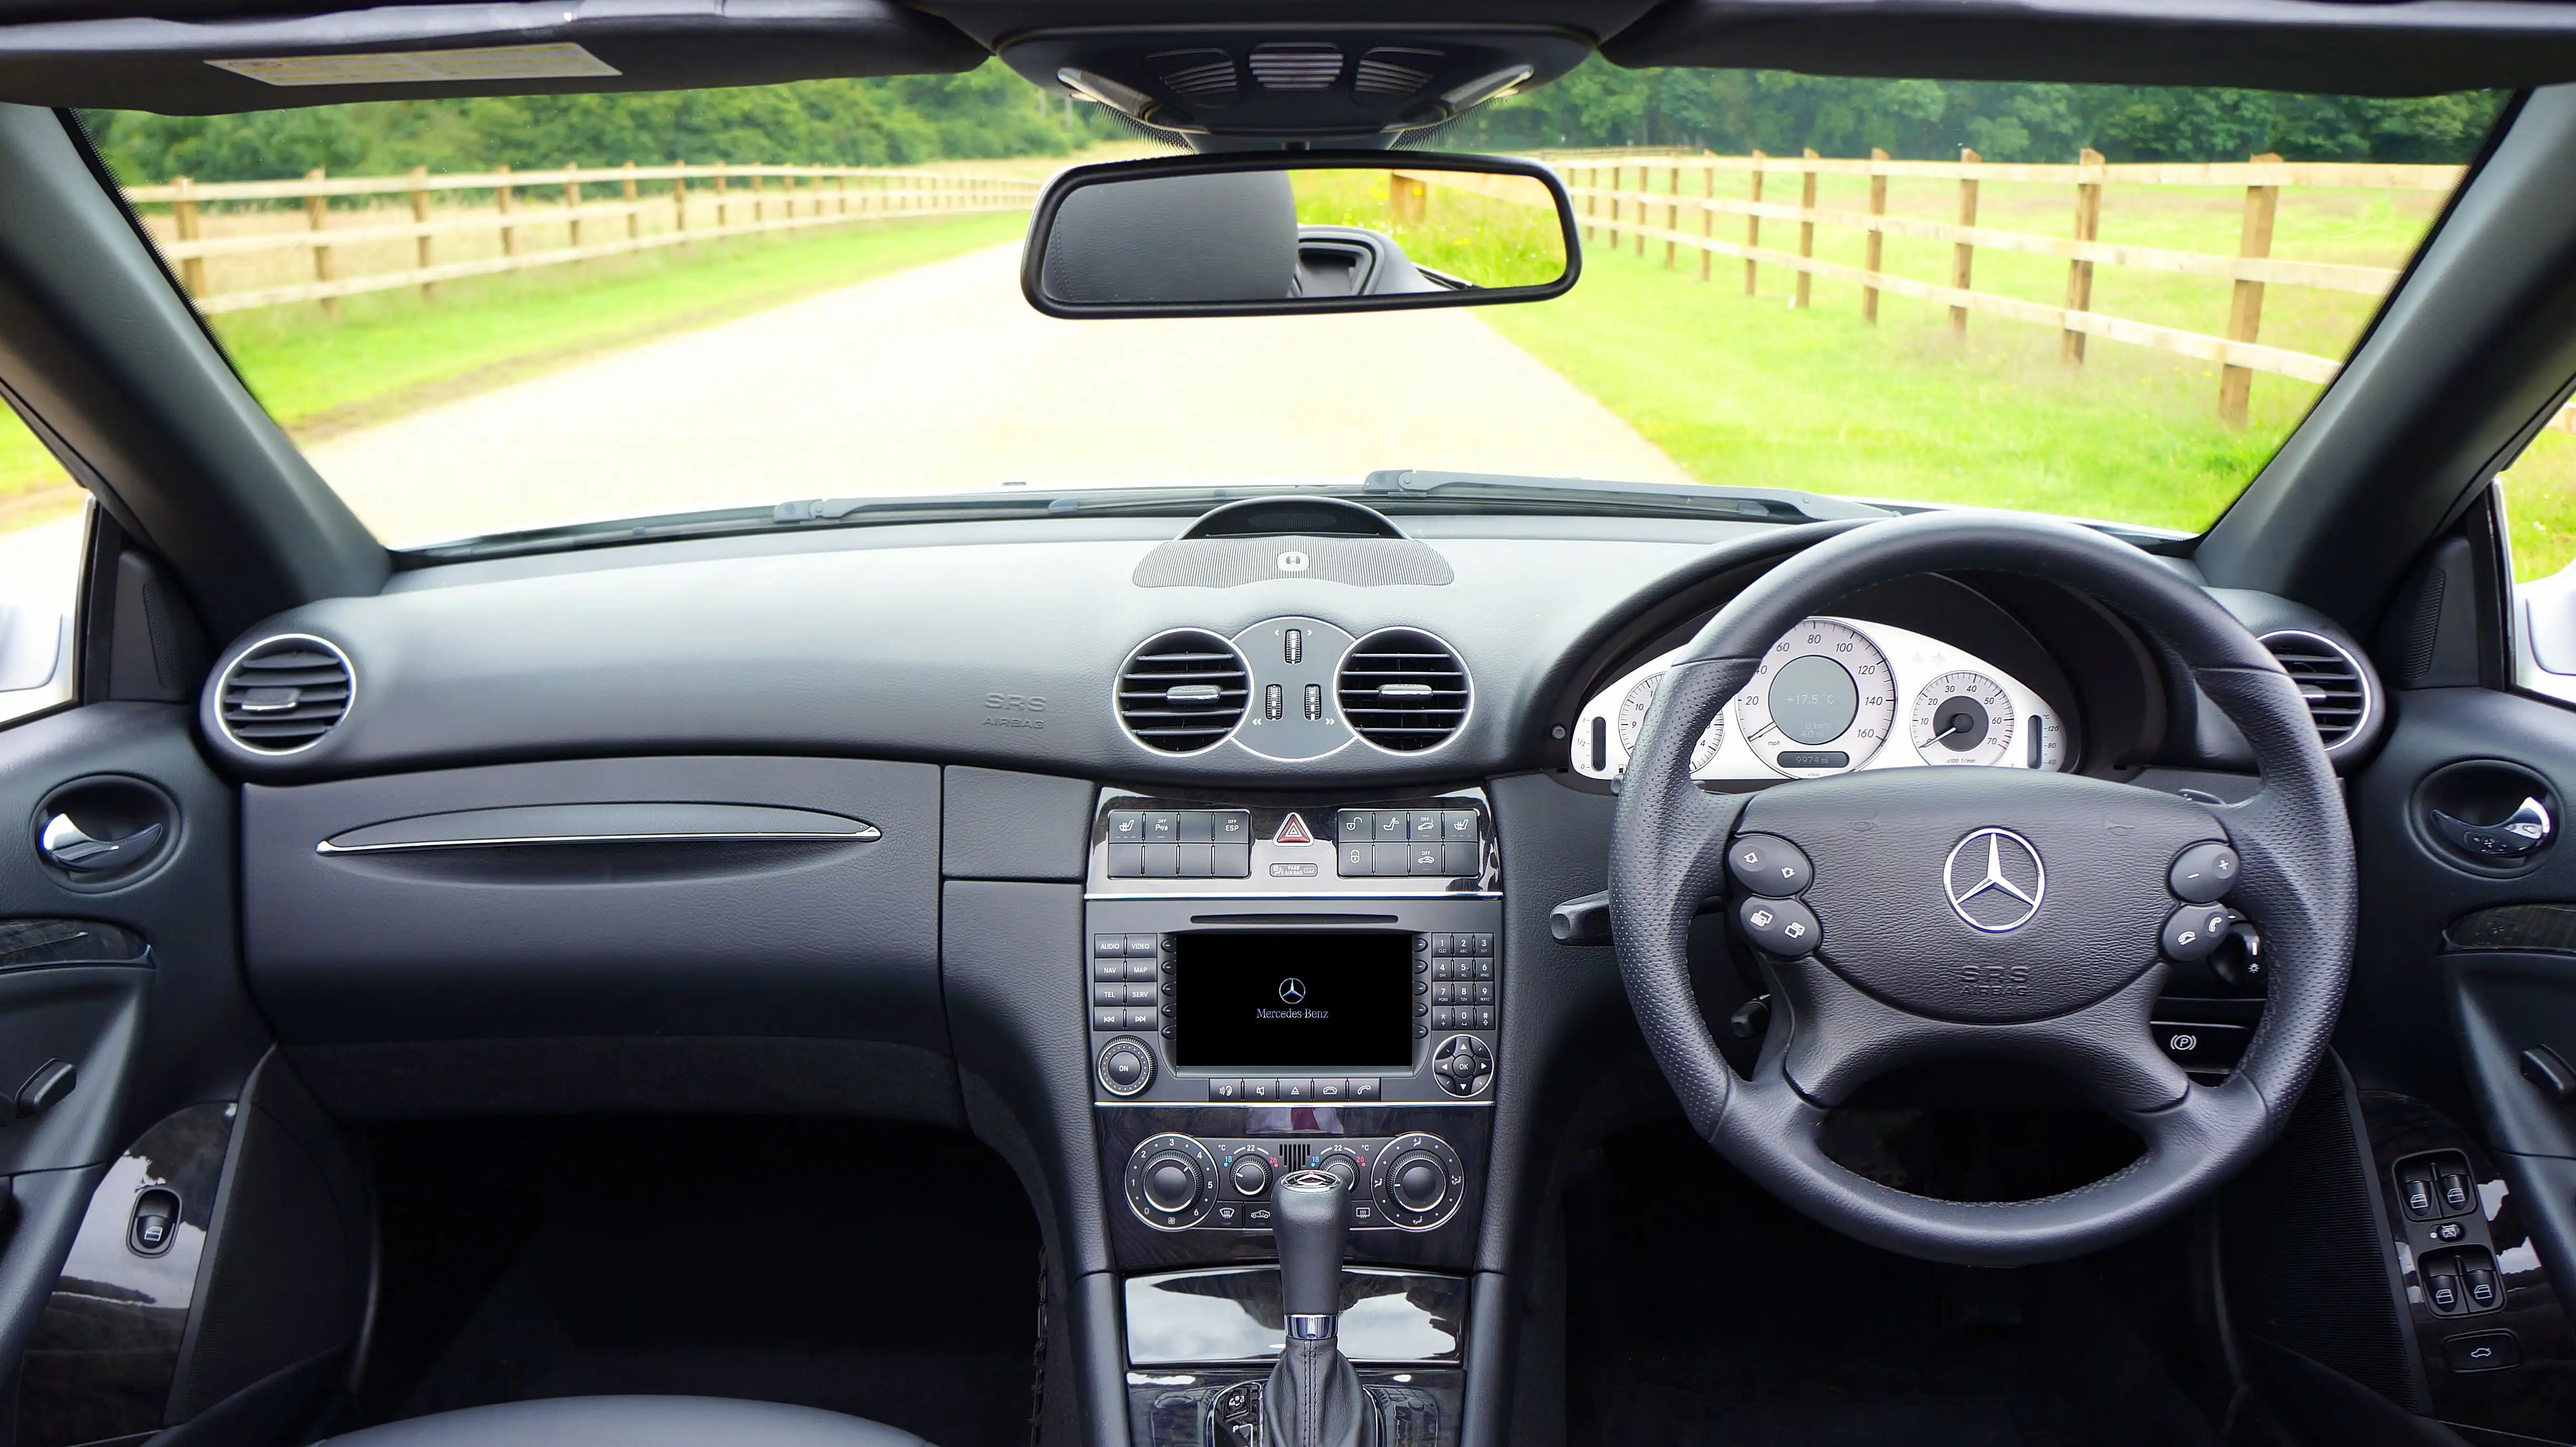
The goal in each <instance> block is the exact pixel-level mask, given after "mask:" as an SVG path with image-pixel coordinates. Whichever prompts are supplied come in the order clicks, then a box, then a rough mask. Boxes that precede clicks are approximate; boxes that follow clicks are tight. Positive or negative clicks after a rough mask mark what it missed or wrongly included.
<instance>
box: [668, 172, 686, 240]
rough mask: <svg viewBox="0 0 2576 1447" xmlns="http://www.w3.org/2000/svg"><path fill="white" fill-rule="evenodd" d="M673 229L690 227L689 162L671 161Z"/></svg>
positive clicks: (683, 229) (678, 229) (679, 229)
mask: <svg viewBox="0 0 2576 1447" xmlns="http://www.w3.org/2000/svg"><path fill="white" fill-rule="evenodd" d="M671 229H672V230H674V231H687V230H688V229H689V163H688V162H686V161H673V162H672V163H671Z"/></svg>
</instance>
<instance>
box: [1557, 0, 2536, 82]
mask: <svg viewBox="0 0 2576 1447" xmlns="http://www.w3.org/2000/svg"><path fill="white" fill-rule="evenodd" d="M1601 53H1602V54H1603V55H1604V56H1606V57H1608V58H1609V59H1610V60H1612V61H1614V62H1616V63H1618V64H1620V65H1624V66H1630V67H1636V68H1645V67H1650V66H1667V65H1693V66H1716V67H1726V68H1735V67H1746V68H1758V69H1776V70H1795V71H1804V72H1807V73H1809V74H1813V75H1854V76H1894V77H1934V78H1938V79H1944V80H2011V81H2061V82H2069V83H2077V84H2085V83H2091V84H2105V85H2188V86H2240V87H2245V88H2247V89H2255V90H2284V91H2314V92H2326V93H2334V94H2343V95H2387V96H2405V95H2438V94H2441V93H2444V92H2447V91H2455V90H2475V89H2486V88H2520V87H2523V86H2533V85H2546V84H2551V83H2554V82H2559V81H2566V80H2576V4H2567V3H2560V0H2381V3H2351V0H1671V3H1668V4H1666V5H1664V6H1662V7H1660V8H1658V9H1656V10H1654V11H1652V12H1651V13H1649V14H1648V15H1647V16H1646V17H1645V18H1644V19H1642V20H1640V21H1638V22H1637V24H1635V25H1633V26H1631V27H1630V28H1629V29H1628V30H1626V31H1625V32H1623V33H1621V34H1620V35H1618V36H1616V37H1614V38H1613V39H1611V40H1610V41H1608V42H1606V43H1605V44H1603V46H1602V47H1601Z"/></svg>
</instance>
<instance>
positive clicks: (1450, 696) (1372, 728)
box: [1334, 628, 1468, 754]
mask: <svg viewBox="0 0 2576 1447" xmlns="http://www.w3.org/2000/svg"><path fill="white" fill-rule="evenodd" d="M1334 692H1335V694H1336V695H1337V696H1338V697H1339V699H1340V701H1341V705H1342V721H1343V722H1344V723H1347V724H1349V725H1350V726H1351V731H1352V732H1353V733H1356V734H1358V735H1359V736H1360V737H1361V738H1364V739H1366V740H1368V741H1369V742H1370V743H1373V744H1375V745H1377V746H1378V747H1379V748H1382V749H1391V750H1393V751H1395V752H1397V753H1400V754H1411V753H1419V752H1421V751H1422V750H1424V749H1430V748H1437V747H1439V746H1440V745H1442V744H1445V743H1447V742H1448V741H1449V740H1450V739H1451V738H1453V737H1455V736H1456V734H1457V732H1458V728H1459V726H1460V725H1461V724H1464V723H1465V722H1466V721H1467V702H1468V690H1467V666H1466V665H1465V664H1463V663H1461V662H1459V661H1458V655H1457V654H1456V653H1454V652H1452V651H1450V648H1449V645H1448V644H1446V643H1443V642H1441V641H1440V640H1439V639H1437V638H1434V637H1432V636H1431V635H1430V634H1428V633H1423V632H1420V631H1418V630H1415V629H1411V628H1388V629H1383V630H1381V631H1379V632H1376V633H1372V634H1370V635H1369V636H1367V637H1366V638H1363V639H1361V640H1360V641H1359V642H1357V643H1354V644H1352V645H1351V651H1350V652H1349V653H1348V654H1346V655H1344V656H1343V658H1342V673H1341V679H1340V681H1339V682H1338V683H1337V684H1336V686H1335V689H1334Z"/></svg>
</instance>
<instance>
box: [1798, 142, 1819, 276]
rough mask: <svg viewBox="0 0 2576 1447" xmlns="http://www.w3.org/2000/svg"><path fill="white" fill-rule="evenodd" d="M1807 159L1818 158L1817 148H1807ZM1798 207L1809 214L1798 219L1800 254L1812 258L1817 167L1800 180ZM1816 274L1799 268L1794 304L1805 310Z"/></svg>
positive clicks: (1814, 248) (1814, 234)
mask: <svg viewBox="0 0 2576 1447" xmlns="http://www.w3.org/2000/svg"><path fill="white" fill-rule="evenodd" d="M1805 159H1807V160H1810V161H1812V160H1815V159H1816V148H1815V147H1813V146H1809V147H1807V149H1806V154H1805ZM1798 209H1800V210H1802V211H1804V212H1806V213H1807V214H1806V215H1804V216H1802V217H1800V218H1799V219H1798V256H1799V258H1800V259H1801V260H1808V259H1812V258H1813V257H1814V256H1815V254H1816V221H1815V216H1816V168H1815V167H1813V166H1809V167H1807V168H1806V170H1805V172H1804V174H1802V175H1801V176H1800V177H1799V180H1798ZM1815 280H1816V278H1815V276H1814V274H1813V273H1811V272H1809V271H1808V270H1807V269H1806V268H1804V267H1800V268H1799V269H1798V298H1797V300H1796V302H1795V303H1793V305H1795V306H1796V307H1797V308H1798V310H1800V311H1805V310H1806V309H1807V306H1808V303H1809V301H1810V300H1811V299H1812V297H1813V295H1814V290H1815Z"/></svg>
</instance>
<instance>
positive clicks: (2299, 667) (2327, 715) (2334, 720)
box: [2263, 629, 2370, 749]
mask: <svg viewBox="0 0 2576 1447" xmlns="http://www.w3.org/2000/svg"><path fill="white" fill-rule="evenodd" d="M2263 646H2264V647H2265V648H2268V649H2270V650H2272V656H2273V657H2274V658H2277V659H2279V660H2280V661H2281V668H2282V670H2283V671H2284V672H2286V673H2288V674H2289V675H2290V681H2291V682H2292V683H2295V684H2297V685H2298V686H2299V697H2301V698H2303V699H2305V700H2307V704H2308V715H2309V716H2310V717H2311V718H2314V719H2315V720H2316V721H2317V737H2318V739H2319V740H2321V741H2322V742H2323V743H2324V744H2325V746H2326V747H2327V748H2329V749H2331V748H2334V747H2335V746H2337V745H2338V744H2341V743H2343V742H2344V741H2345V740H2347V739H2350V738H2351V737H2352V736H2353V735H2355V734H2357V733H2359V732H2360V731H2361V726H2362V724H2363V723H2364V722H2366V721H2367V720H2368V719H2369V717H2370V683H2369V681H2368V680H2367V679H2366V678H2364V677H2363V675H2362V671H2361V664H2360V663H2359V662H2357V661H2356V660H2355V659H2354V658H2353V656H2352V655H2351V654H2349V653H2347V652H2345V651H2344V650H2343V648H2342V646H2341V645H2339V644H2336V643H2335V642H2333V641H2332V640H2330V639H2327V638H2324V637H2321V636H2319V635H2318V634H2314V633H2306V632H2301V631H2299V630H2296V629H2287V630H2284V631H2282V632H2279V633H2266V634H2264V635H2263Z"/></svg>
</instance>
